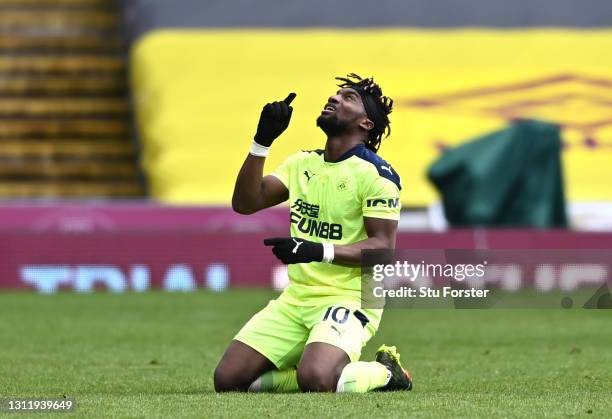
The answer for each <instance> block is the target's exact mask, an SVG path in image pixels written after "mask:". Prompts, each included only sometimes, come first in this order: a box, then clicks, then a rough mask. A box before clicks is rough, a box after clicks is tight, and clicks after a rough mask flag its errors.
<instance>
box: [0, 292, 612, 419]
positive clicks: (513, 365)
mask: <svg viewBox="0 0 612 419" xmlns="http://www.w3.org/2000/svg"><path fill="white" fill-rule="evenodd" d="M273 295H274V294H272V293H271V292H267V291H246V290H245V291H232V292H227V293H219V294H212V293H205V292H198V293H192V294H170V293H163V292H151V293H145V294H125V295H111V294H103V293H100V294H91V295H75V294H71V293H62V294H59V295H52V296H43V295H34V294H25V293H4V294H0V340H1V344H0V397H19V398H25V397H59V396H62V395H67V396H68V397H70V398H74V399H75V400H76V402H77V410H76V412H75V415H78V416H88V417H89V416H107V417H119V416H121V417H155V416H157V417H178V416H194V417H284V418H287V417H304V416H305V415H308V416H309V417H311V418H315V417H366V416H369V417H406V416H412V417H436V418H437V417H445V416H451V417H490V416H496V417H516V416H524V417H533V416H538V417H539V416H542V417H543V416H548V417H562V416H565V417H574V416H585V417H601V416H610V415H612V398H611V397H610V395H611V393H612V349H611V348H612V333H611V330H612V311H611V310H565V311H563V310H388V311H387V312H386V313H385V316H384V318H383V322H382V325H381V328H380V330H379V333H378V334H377V335H376V336H375V338H374V339H373V341H372V342H370V344H368V346H367V348H366V349H365V351H364V356H363V358H364V359H372V357H373V353H374V351H375V349H376V348H377V347H378V345H380V344H381V343H387V344H394V345H397V346H398V348H399V349H400V351H401V353H402V361H403V362H404V364H405V366H407V367H409V369H410V370H411V372H412V373H413V376H414V377H415V389H414V391H412V392H410V393H370V394H361V395H360V394H343V395H335V394H288V395H282V394H272V395H267V394H221V395H218V394H215V393H214V392H213V387H212V372H213V369H214V367H215V365H216V362H217V361H218V359H219V357H220V356H221V354H222V353H223V351H224V349H225V347H226V345H227V344H228V342H229V341H230V339H231V338H232V336H233V335H234V334H235V333H236V332H237V330H238V329H239V327H240V326H241V325H242V324H243V323H244V322H245V321H246V320H248V318H249V317H250V316H251V315H252V314H253V313H254V312H256V311H257V310H258V309H259V308H261V307H262V306H263V305H264V304H265V302H266V301H267V300H268V299H269V298H271V297H273ZM50 416H51V417H57V416H56V415H50ZM36 417H39V418H40V417H43V416H41V415H36Z"/></svg>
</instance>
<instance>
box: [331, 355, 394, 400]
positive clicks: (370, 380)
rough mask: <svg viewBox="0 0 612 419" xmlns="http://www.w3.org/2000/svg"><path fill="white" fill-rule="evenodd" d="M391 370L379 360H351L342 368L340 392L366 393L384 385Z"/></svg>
mask: <svg viewBox="0 0 612 419" xmlns="http://www.w3.org/2000/svg"><path fill="white" fill-rule="evenodd" d="M390 378H391V372H390V371H389V370H388V369H387V368H386V367H385V366H384V365H383V364H380V363H378V362H363V361H359V362H351V363H350V364H348V365H347V366H346V367H344V369H343V370H342V374H341V375H340V379H339V380H338V388H337V389H336V392H338V393H366V392H368V391H372V390H374V389H377V388H379V387H384V386H385V385H387V383H388V382H389V379H390Z"/></svg>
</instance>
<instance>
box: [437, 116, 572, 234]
mask: <svg viewBox="0 0 612 419" xmlns="http://www.w3.org/2000/svg"><path fill="white" fill-rule="evenodd" d="M560 152H561V138H560V133H559V127H558V126H556V125H553V124H549V123H545V122H540V121H518V122H515V123H513V124H512V125H511V126H509V127H508V128H507V129H504V130H502V131H498V132H494V133H492V134H488V135H485V136H484V137H480V138H477V139H475V140H473V141H470V142H468V143H466V144H462V145H461V146H459V147H456V148H453V149H450V150H448V151H446V152H445V154H444V155H443V156H442V157H440V158H439V159H438V160H437V161H435V162H434V163H433V164H432V165H431V167H430V168H429V171H428V176H429V179H430V180H431V181H432V182H433V184H434V185H435V186H436V187H437V189H438V191H439V192H440V194H441V197H442V202H443V206H444V212H445V214H446V218H447V219H448V221H449V222H450V224H451V225H452V226H454V227H468V226H508V227H510V226H525V227H541V228H545V227H565V226H566V225H567V216H566V212H565V197H564V193H563V176H562V167H561V157H560Z"/></svg>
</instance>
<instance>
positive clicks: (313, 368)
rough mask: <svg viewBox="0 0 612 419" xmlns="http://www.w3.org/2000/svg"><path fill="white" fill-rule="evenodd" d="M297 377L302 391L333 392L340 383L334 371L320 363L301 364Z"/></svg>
mask: <svg viewBox="0 0 612 419" xmlns="http://www.w3.org/2000/svg"><path fill="white" fill-rule="evenodd" d="M297 379H298V385H299V386H300V389H301V390H302V391H316V392H330V391H331V392H333V391H336V386H337V384H338V377H336V374H335V373H334V371H329V369H326V368H324V367H323V366H318V365H300V367H299V368H298V371H297Z"/></svg>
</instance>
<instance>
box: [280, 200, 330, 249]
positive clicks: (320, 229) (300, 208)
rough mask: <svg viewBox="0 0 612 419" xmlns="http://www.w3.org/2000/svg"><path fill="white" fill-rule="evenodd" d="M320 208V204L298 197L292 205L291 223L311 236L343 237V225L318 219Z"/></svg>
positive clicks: (324, 237)
mask: <svg viewBox="0 0 612 419" xmlns="http://www.w3.org/2000/svg"><path fill="white" fill-rule="evenodd" d="M319 210H320V207H319V205H313V204H309V203H308V202H306V201H304V200H302V199H298V200H296V201H295V202H294V203H293V205H291V223H292V224H297V228H298V230H300V231H301V232H302V233H305V234H308V235H309V236H315V237H320V238H322V239H330V240H340V239H342V225H341V224H335V223H328V222H326V221H319V220H316V218H319Z"/></svg>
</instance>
